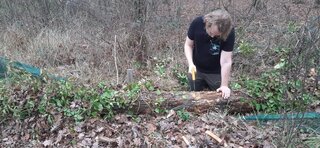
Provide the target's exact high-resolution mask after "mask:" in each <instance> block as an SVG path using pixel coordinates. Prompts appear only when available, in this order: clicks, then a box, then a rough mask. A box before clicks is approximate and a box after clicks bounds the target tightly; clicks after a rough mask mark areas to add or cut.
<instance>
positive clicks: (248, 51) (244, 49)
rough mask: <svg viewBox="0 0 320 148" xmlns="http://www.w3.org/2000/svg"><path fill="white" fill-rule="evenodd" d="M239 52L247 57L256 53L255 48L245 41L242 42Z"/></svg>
mask: <svg viewBox="0 0 320 148" xmlns="http://www.w3.org/2000/svg"><path fill="white" fill-rule="evenodd" d="M238 50H239V52H240V53H241V54H243V55H245V56H250V55H252V54H253V53H254V52H255V48H254V47H253V46H252V45H251V44H250V43H248V42H246V41H244V40H242V41H240V43H239V47H238Z"/></svg>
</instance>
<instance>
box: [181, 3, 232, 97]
mask: <svg viewBox="0 0 320 148" xmlns="http://www.w3.org/2000/svg"><path fill="white" fill-rule="evenodd" d="M234 42H235V31H234V28H233V26H232V20H231V16H230V14H229V13H228V12H227V11H226V10H222V9H218V10H214V11H212V12H210V13H208V14H206V15H204V16H200V17H197V18H195V19H194V20H193V21H192V23H191V25H190V27H189V30H188V35H187V38H186V42H185V45H184V52H185V56H186V58H187V60H188V64H189V71H188V72H189V75H188V78H189V85H190V88H191V91H201V90H204V89H206V88H208V89H210V90H217V91H218V92H221V93H222V97H223V98H225V99H226V98H228V97H229V96H230V94H231V90H230V88H229V87H228V85H229V78H230V72H231V65H232V51H233V47H234ZM192 69H193V70H195V71H196V80H195V81H194V82H193V80H192V79H191V71H192Z"/></svg>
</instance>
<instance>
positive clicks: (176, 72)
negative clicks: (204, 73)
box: [173, 64, 188, 86]
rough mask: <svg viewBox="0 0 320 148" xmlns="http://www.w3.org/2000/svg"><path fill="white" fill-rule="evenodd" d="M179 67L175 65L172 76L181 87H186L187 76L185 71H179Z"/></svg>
mask: <svg viewBox="0 0 320 148" xmlns="http://www.w3.org/2000/svg"><path fill="white" fill-rule="evenodd" d="M180 67H181V65H179V64H177V65H176V66H175V68H174V69H173V74H174V76H175V77H176V78H177V79H178V81H179V83H180V84H181V85H182V86H188V76H187V74H186V72H185V71H181V70H179V68H180Z"/></svg>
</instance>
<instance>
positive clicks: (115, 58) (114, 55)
mask: <svg viewBox="0 0 320 148" xmlns="http://www.w3.org/2000/svg"><path fill="white" fill-rule="evenodd" d="M116 44H117V35H115V36H114V45H113V57H114V65H115V66H116V75H117V85H118V84H119V71H118V64H117V51H116Z"/></svg>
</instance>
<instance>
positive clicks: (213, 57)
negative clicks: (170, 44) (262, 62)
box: [188, 16, 235, 74]
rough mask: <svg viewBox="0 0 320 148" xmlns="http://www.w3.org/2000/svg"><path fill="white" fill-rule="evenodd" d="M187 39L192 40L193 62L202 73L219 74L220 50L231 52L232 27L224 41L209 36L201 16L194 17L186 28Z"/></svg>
mask: <svg viewBox="0 0 320 148" xmlns="http://www.w3.org/2000/svg"><path fill="white" fill-rule="evenodd" d="M188 37H189V39H191V40H193V41H194V48H193V62H194V64H195V65H196V67H197V70H198V71H200V72H202V73H213V74H220V72H221V66H220V55H221V50H223V51H227V52H232V51H233V47H234V42H235V31H234V28H233V29H232V31H231V32H230V34H229V36H228V38H227V40H226V41H223V40H222V39H220V38H217V37H214V38H212V37H210V36H209V35H208V33H207V32H206V29H205V23H204V19H203V16H200V17H197V18H195V19H194V20H193V21H192V23H191V25H190V27H189V30H188Z"/></svg>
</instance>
